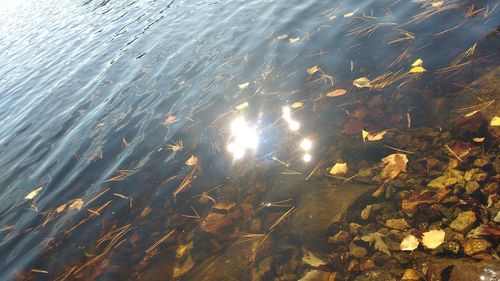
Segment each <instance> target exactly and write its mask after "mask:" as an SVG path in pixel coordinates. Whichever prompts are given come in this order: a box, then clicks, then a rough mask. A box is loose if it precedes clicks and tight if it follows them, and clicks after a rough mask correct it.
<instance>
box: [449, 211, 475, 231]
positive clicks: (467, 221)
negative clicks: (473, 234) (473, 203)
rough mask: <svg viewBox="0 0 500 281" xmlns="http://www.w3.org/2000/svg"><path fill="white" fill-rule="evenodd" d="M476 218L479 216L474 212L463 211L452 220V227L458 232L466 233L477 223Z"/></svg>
mask: <svg viewBox="0 0 500 281" xmlns="http://www.w3.org/2000/svg"><path fill="white" fill-rule="evenodd" d="M476 220H477V218H476V214H475V213H474V212H472V211H467V212H462V213H460V214H459V215H458V217H457V218H456V219H455V220H454V221H452V222H451V224H450V227H451V229H453V230H455V231H457V232H460V233H462V234H466V233H467V232H469V231H470V230H471V229H472V227H473V226H474V224H475V223H476Z"/></svg>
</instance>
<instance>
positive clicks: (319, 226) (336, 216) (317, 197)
mask: <svg viewBox="0 0 500 281" xmlns="http://www.w3.org/2000/svg"><path fill="white" fill-rule="evenodd" d="M369 190H370V186H368V185H362V184H344V185H341V186H336V187H332V186H330V185H325V184H323V185H320V186H314V185H312V186H310V187H309V189H308V191H307V193H305V194H304V195H303V196H302V197H301V198H300V199H299V201H298V203H297V211H296V212H295V213H293V214H292V233H295V234H298V235H299V236H302V237H303V238H308V239H309V238H310V239H313V238H315V237H318V236H320V235H324V234H326V233H327V231H328V229H330V228H331V227H332V226H333V225H334V224H335V223H338V222H339V221H340V220H341V218H342V217H343V216H344V215H345V214H346V211H347V210H348V209H349V207H351V206H352V205H353V204H354V203H355V202H356V201H357V200H358V199H360V197H362V195H364V194H365V193H367V192H368V191H369Z"/></svg>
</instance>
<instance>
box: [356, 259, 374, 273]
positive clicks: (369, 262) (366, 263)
mask: <svg viewBox="0 0 500 281" xmlns="http://www.w3.org/2000/svg"><path fill="white" fill-rule="evenodd" d="M359 268H360V269H361V271H367V270H371V269H374V268H375V263H374V262H373V260H371V259H367V260H366V261H364V262H363V263H361V265H360V266H359Z"/></svg>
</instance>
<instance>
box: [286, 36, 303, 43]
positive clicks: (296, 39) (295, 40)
mask: <svg viewBox="0 0 500 281" xmlns="http://www.w3.org/2000/svg"><path fill="white" fill-rule="evenodd" d="M288 41H290V43H295V42H299V41H300V38H299V37H294V38H288Z"/></svg>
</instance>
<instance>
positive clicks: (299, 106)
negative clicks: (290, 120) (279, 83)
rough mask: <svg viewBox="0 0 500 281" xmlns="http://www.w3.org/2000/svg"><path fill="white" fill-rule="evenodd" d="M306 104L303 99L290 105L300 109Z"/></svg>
mask: <svg viewBox="0 0 500 281" xmlns="http://www.w3.org/2000/svg"><path fill="white" fill-rule="evenodd" d="M303 106H304V103H303V102H301V101H296V102H294V103H292V104H291V105H290V107H291V108H292V109H298V108H301V107H303Z"/></svg>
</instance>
